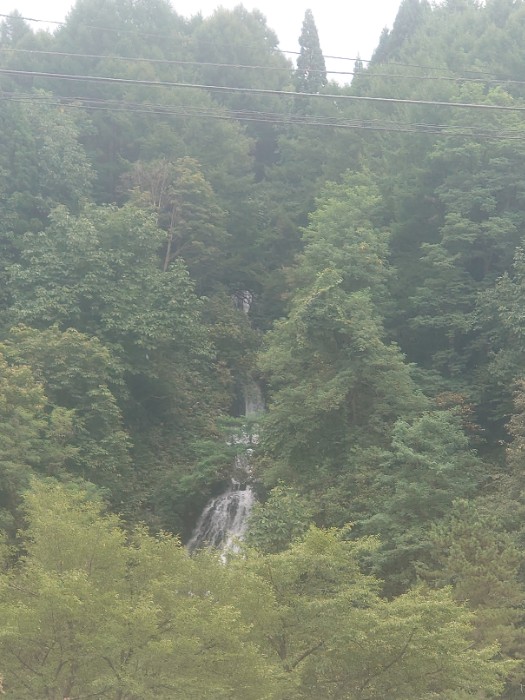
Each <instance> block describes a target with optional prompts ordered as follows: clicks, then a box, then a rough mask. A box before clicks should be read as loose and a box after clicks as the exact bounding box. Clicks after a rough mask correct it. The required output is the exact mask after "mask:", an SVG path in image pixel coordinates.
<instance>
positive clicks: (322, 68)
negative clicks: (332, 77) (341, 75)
mask: <svg viewBox="0 0 525 700" xmlns="http://www.w3.org/2000/svg"><path fill="white" fill-rule="evenodd" d="M299 46H300V47H301V52H300V54H299V58H298V59H297V70H296V72H295V86H296V90H297V92H319V91H320V90H321V88H323V87H324V86H325V85H326V83H327V82H328V80H327V77H326V65H325V62H324V56H323V52H322V51H321V45H320V43H319V35H318V33H317V27H316V26H315V21H314V16H313V14H312V11H311V10H306V12H305V13H304V20H303V29H302V31H301V36H300V37H299Z"/></svg>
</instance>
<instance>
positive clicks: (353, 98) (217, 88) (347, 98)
mask: <svg viewBox="0 0 525 700" xmlns="http://www.w3.org/2000/svg"><path fill="white" fill-rule="evenodd" d="M1 74H3V75H12V76H15V77H16V76H24V77H31V78H46V79H53V80H67V81H75V82H87V83H102V84H103V83H106V84H111V85H140V86H143V87H145V86H147V87H156V88H186V89H191V90H206V91H210V92H224V93H237V94H239V93H242V94H249V95H277V96H280V97H291V98H294V99H306V98H315V99H324V100H332V101H333V102H335V103H337V102H341V103H342V102H373V103H383V104H404V105H421V106H427V107H451V108H455V109H480V110H492V111H504V112H525V106H516V105H495V104H487V103H476V102H443V101H439V100H416V99H405V98H399V97H372V96H369V95H337V94H326V93H313V92H294V91H291V90H268V89H265V88H246V87H232V86H226V85H202V84H200V83H185V82H176V81H175V82H166V81H160V80H138V79H132V78H116V77H110V76H102V75H78V74H70V73H51V72H43V71H27V70H16V69H13V68H0V75H1Z"/></svg>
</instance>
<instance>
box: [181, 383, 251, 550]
mask: <svg viewBox="0 0 525 700" xmlns="http://www.w3.org/2000/svg"><path fill="white" fill-rule="evenodd" d="M244 401H245V415H246V416H247V417H248V416H254V415H256V414H258V413H261V412H262V411H263V410H264V402H263V399H262V394H261V390H260V388H259V386H257V384H255V383H254V384H251V385H249V386H246V387H245V390H244ZM232 443H233V444H235V445H242V446H244V449H243V452H242V453H241V454H239V455H238V456H237V457H236V458H235V476H236V478H232V479H231V482H230V485H229V486H228V488H227V489H226V491H225V492H224V493H222V494H220V495H219V496H216V497H215V498H212V499H211V500H210V501H208V503H207V504H206V506H205V507H204V510H203V511H202V514H201V516H200V518H199V520H198V522H197V525H196V526H195V529H194V530H193V534H192V536H191V538H190V540H189V542H188V545H187V546H188V550H189V551H190V552H193V551H194V550H196V549H200V548H202V547H214V548H216V549H222V550H223V551H225V550H231V549H234V548H235V543H236V542H237V541H238V540H242V538H243V536H244V534H245V532H246V528H247V525H248V518H249V516H250V512H251V509H252V506H253V504H254V502H255V496H254V493H253V489H252V487H251V485H250V480H251V473H250V456H251V453H252V451H253V449H252V445H254V444H256V443H257V435H254V434H251V433H248V431H243V432H242V433H240V434H239V435H235V436H233V438H232Z"/></svg>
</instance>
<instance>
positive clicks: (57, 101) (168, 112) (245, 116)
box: [0, 93, 525, 141]
mask: <svg viewBox="0 0 525 700" xmlns="http://www.w3.org/2000/svg"><path fill="white" fill-rule="evenodd" d="M0 100H4V101H11V102H21V101H28V100H35V101H46V102H48V103H50V104H53V105H55V106H59V107H61V108H64V107H68V108H75V109H83V110H87V111H108V112H126V113H131V114H145V115H160V116H167V117H172V116H175V117H185V118H192V119H193V118H206V119H220V120H226V121H242V122H258V123H267V124H275V125H287V126H310V127H330V128H335V129H360V130H365V131H378V132H395V133H418V134H436V135H441V136H461V137H469V138H478V139H492V140H507V141H509V140H510V141H525V132H523V131H520V130H517V129H511V130H506V131H502V130H498V129H488V128H481V129H480V128H479V127H477V128H476V127H475V126H473V127H464V126H461V127H460V126H454V125H446V124H424V123H403V122H386V123H385V122H384V120H383V122H382V121H381V120H378V119H372V120H364V119H339V120H337V119H335V118H332V119H329V118H327V117H325V116H315V115H308V116H302V115H297V114H291V113H276V112H261V111H256V110H252V111H250V110H234V111H231V112H229V113H224V112H220V111H219V110H217V109H213V108H207V107H198V106H195V105H177V106H166V105H159V104H151V103H133V102H124V101H119V100H108V99H104V98H82V97H79V98H71V97H59V96H52V97H49V96H48V95H32V94H27V93H26V94H24V93H4V94H2V95H0ZM465 129H469V130H465Z"/></svg>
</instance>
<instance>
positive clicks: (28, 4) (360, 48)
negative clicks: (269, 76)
mask: <svg viewBox="0 0 525 700" xmlns="http://www.w3.org/2000/svg"><path fill="white" fill-rule="evenodd" d="M400 2H401V0H364V1H363V0H361V1H360V2H358V0H305V2H304V3H303V2H296V1H294V0H288V1H286V0H244V2H242V4H243V5H244V6H245V7H246V8H247V9H250V10H252V9H258V10H260V11H261V12H262V13H263V15H265V17H266V18H267V20H268V24H269V26H270V27H271V28H272V29H273V30H274V31H275V32H276V34H277V36H278V37H279V41H280V47H281V49H283V50H297V39H298V37H299V34H300V32H301V25H302V22H303V18H304V12H305V10H306V9H308V8H310V9H311V10H312V12H313V14H314V18H315V22H316V25H317V30H318V32H319V38H320V41H321V48H322V49H323V53H325V54H329V55H334V56H348V57H355V56H356V55H357V54H359V55H360V56H361V58H364V59H366V58H370V56H371V54H372V52H373V50H374V48H375V47H376V46H377V42H378V39H379V35H380V34H381V31H382V29H383V27H385V26H387V27H391V26H392V22H393V21H394V19H395V16H396V13H397V9H398V6H399V4H400ZM239 4H241V2H239V0H222V2H221V1H220V0H172V5H173V7H174V8H175V10H176V11H177V12H178V13H179V14H181V15H183V16H185V17H189V16H191V15H195V14H197V13H198V12H199V11H200V12H202V14H204V15H209V14H211V13H212V12H213V10H214V9H215V8H216V7H218V6H219V5H222V6H223V7H226V8H233V7H235V6H236V5H239ZM73 5H74V1H73V0H46V1H45V2H44V0H0V12H2V13H4V14H6V13H9V12H11V11H12V10H14V9H17V10H18V11H19V12H20V13H21V14H22V15H23V16H25V17H32V18H35V19H48V20H57V21H60V20H63V19H64V18H65V16H66V15H67V13H68V11H69V9H70V8H71V7H72V6H73ZM41 26H42V25H40V24H35V25H34V27H35V28H36V27H41ZM327 67H328V68H331V69H332V70H351V68H352V64H348V63H347V62H339V63H335V62H331V61H330V62H329V61H327ZM334 77H335V76H334Z"/></svg>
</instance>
